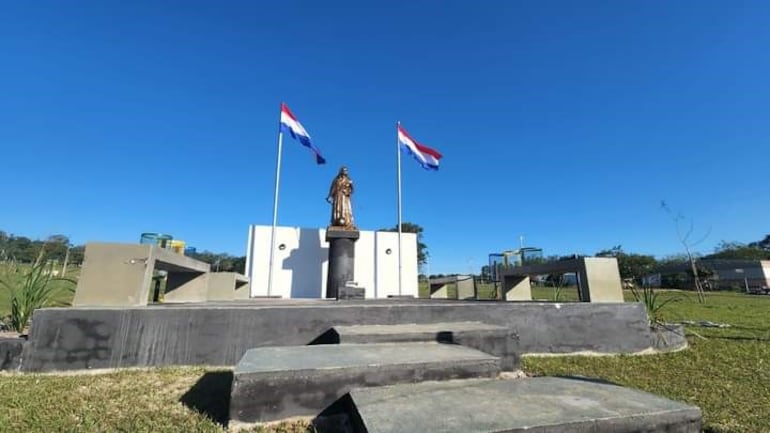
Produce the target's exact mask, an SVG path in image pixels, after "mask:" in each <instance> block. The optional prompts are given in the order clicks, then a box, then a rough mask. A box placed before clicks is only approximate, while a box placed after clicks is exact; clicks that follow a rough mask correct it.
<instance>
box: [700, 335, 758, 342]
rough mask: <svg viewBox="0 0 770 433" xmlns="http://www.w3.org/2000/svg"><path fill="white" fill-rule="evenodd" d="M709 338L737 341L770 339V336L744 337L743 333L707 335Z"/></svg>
mask: <svg viewBox="0 0 770 433" xmlns="http://www.w3.org/2000/svg"><path fill="white" fill-rule="evenodd" d="M706 338H707V339H709V340H737V341H770V337H744V336H741V335H736V336H733V337H731V336H725V337H723V336H717V337H715V336H713V335H707V336H706Z"/></svg>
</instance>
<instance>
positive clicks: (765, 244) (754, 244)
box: [749, 235, 770, 251]
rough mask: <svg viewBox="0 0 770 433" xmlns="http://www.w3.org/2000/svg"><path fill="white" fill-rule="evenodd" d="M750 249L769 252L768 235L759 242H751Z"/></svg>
mask: <svg viewBox="0 0 770 433" xmlns="http://www.w3.org/2000/svg"><path fill="white" fill-rule="evenodd" d="M749 246H750V247H755V248H761V249H763V250H765V251H770V235H765V238H764V239H762V240H761V241H756V242H751V243H750V244H749Z"/></svg>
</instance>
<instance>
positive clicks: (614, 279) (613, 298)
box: [579, 257, 623, 302]
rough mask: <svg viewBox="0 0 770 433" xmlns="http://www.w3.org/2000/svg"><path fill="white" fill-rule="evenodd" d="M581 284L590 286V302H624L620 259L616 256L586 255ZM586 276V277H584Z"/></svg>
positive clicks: (580, 275)
mask: <svg viewBox="0 0 770 433" xmlns="http://www.w3.org/2000/svg"><path fill="white" fill-rule="evenodd" d="M582 260H583V266H584V268H583V272H581V273H580V274H579V277H580V279H581V281H580V282H581V286H583V287H587V288H588V297H589V298H588V299H585V300H587V301H590V302H623V287H622V286H621V283H620V271H619V270H618V261H617V259H615V258H614V257H585V258H583V259H582ZM584 276H585V278H584Z"/></svg>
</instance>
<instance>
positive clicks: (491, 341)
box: [328, 322, 520, 371]
mask: <svg viewBox="0 0 770 433" xmlns="http://www.w3.org/2000/svg"><path fill="white" fill-rule="evenodd" d="M331 332H332V333H333V336H332V341H328V342H330V343H338V344H349V343H354V344H362V343H397V342H416V341H425V342H428V341H437V342H440V343H450V344H460V345H462V346H466V347H470V348H473V349H477V350H480V351H482V352H486V353H489V354H491V355H495V356H498V357H500V359H501V363H502V369H503V370H509V371H510V370H515V369H517V368H518V367H519V363H520V353H519V336H518V335H516V333H515V332H514V331H513V330H511V329H509V328H506V327H504V326H499V325H490V324H486V323H482V322H440V323H424V324H415V323H410V324H399V325H353V326H335V327H334V328H332V330H331Z"/></svg>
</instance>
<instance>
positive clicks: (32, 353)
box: [22, 300, 651, 371]
mask: <svg viewBox="0 0 770 433" xmlns="http://www.w3.org/2000/svg"><path fill="white" fill-rule="evenodd" d="M250 302H251V303H252V305H251V306H249V305H244V304H231V305H223V306H219V307H213V306H205V305H200V304H197V305H196V304H189V305H166V306H152V307H137V308H128V309H119V308H47V309H41V310H36V311H35V313H34V316H33V321H32V329H31V332H30V337H29V341H28V343H27V344H26V345H25V347H24V356H23V361H22V370H24V371H53V370H73V369H88V368H115V367H133V366H156V365H225V366H232V365H235V363H237V361H238V360H239V358H240V357H241V356H242V355H243V353H244V352H245V351H246V350H248V349H250V348H253V347H263V346H289V345H304V344H308V343H310V342H312V341H313V340H314V339H316V338H317V337H319V336H320V335H321V334H322V333H324V332H326V331H327V330H329V329H330V328H332V327H333V326H335V325H357V324H398V323H436V322H460V321H482V322H485V323H489V324H492V325H500V326H505V327H507V328H509V329H511V330H512V331H514V332H516V333H517V334H518V335H519V343H520V347H521V350H522V353H571V352H581V351H595V352H605V353H629V352H638V351H641V350H645V349H648V348H649V347H650V344H651V336H650V331H649V327H648V325H647V315H646V312H645V309H644V306H643V305H642V304H638V303H618V304H609V303H607V304H589V303H563V304H557V303H536V302H527V303H522V302H463V301H443V302H442V301H419V300H414V301H410V302H404V301H399V302H387V301H380V302H377V301H368V302H365V303H364V302H360V303H356V302H346V303H337V302H327V301H315V302H308V304H307V305H299V306H297V305H293V306H289V305H283V306H281V305H276V306H255V305H254V301H250ZM279 302H280V301H279Z"/></svg>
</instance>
